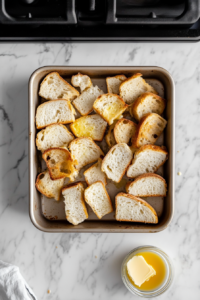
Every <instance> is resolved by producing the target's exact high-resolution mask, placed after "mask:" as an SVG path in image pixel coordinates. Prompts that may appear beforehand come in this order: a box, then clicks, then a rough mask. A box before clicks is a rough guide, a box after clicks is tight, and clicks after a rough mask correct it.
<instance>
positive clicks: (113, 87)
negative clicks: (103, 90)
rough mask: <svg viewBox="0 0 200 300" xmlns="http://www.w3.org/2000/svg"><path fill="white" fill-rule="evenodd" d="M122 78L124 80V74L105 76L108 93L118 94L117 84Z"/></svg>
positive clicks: (118, 84)
mask: <svg viewBox="0 0 200 300" xmlns="http://www.w3.org/2000/svg"><path fill="white" fill-rule="evenodd" d="M124 80H126V76H125V75H116V76H114V77H107V78H106V85H107V90H108V93H111V94H117V95H118V94H119V86H120V84H121V83H122V82H123V81H124Z"/></svg>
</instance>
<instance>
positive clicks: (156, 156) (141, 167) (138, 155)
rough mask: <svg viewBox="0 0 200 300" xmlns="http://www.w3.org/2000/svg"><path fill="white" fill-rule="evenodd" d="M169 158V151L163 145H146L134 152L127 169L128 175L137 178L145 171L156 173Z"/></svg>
mask: <svg viewBox="0 0 200 300" xmlns="http://www.w3.org/2000/svg"><path fill="white" fill-rule="evenodd" d="M167 159H168V152H167V151H166V150H165V148H163V147H159V146H155V145H144V146H142V147H140V148H139V149H138V150H137V151H136V152H135V154H134V158H133V161H132V163H131V165H130V166H129V167H128V170H127V173H126V175H127V177H129V178H135V177H137V176H139V175H142V174H145V173H155V172H156V171H157V170H158V169H159V167H160V166H162V165H163V164H164V163H165V162H166V160H167Z"/></svg>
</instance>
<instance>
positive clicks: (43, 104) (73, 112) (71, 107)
mask: <svg viewBox="0 0 200 300" xmlns="http://www.w3.org/2000/svg"><path fill="white" fill-rule="evenodd" d="M61 100H62V101H66V104H68V107H69V109H70V110H71V112H72V114H73V117H74V115H75V114H76V112H75V109H74V108H73V106H72V104H71V102H70V100H66V99H56V100H49V101H47V102H44V103H42V104H40V105H39V106H38V107H37V110H36V116H37V111H38V109H39V108H41V107H43V106H45V105H48V103H49V102H53V101H54V102H55V101H61ZM74 120H75V117H74V119H73V120H70V121H64V122H57V123H50V124H47V125H44V126H38V124H37V120H36V127H37V129H42V128H46V127H47V126H50V125H54V124H69V123H72V122H74Z"/></svg>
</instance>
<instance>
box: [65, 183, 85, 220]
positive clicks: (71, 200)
mask: <svg viewBox="0 0 200 300" xmlns="http://www.w3.org/2000/svg"><path fill="white" fill-rule="evenodd" d="M62 195H63V197H64V203H65V214H66V219H67V221H68V222H70V223H71V224H73V225H78V224H80V223H82V222H83V221H85V220H86V219H88V212H87V208H86V205H85V201H84V185H83V183H82V182H76V183H73V184H71V185H68V186H66V187H65V188H63V189H62Z"/></svg>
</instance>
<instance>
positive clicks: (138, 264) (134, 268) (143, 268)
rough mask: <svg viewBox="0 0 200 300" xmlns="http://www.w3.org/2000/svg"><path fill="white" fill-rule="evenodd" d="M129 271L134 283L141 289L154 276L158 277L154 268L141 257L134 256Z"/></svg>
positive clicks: (129, 264)
mask: <svg viewBox="0 0 200 300" xmlns="http://www.w3.org/2000/svg"><path fill="white" fill-rule="evenodd" d="M127 271H128V274H129V276H130V278H131V279H132V281H133V282H134V283H135V285H137V286H139V287H140V286H141V285H142V284H143V283H144V282H145V281H148V280H149V279H150V278H151V277H152V276H154V275H156V271H155V270H154V268H153V267H152V266H151V265H149V264H148V263H147V262H146V260H145V259H144V257H143V256H141V255H140V256H134V257H133V258H131V259H130V260H129V261H128V263H127Z"/></svg>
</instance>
